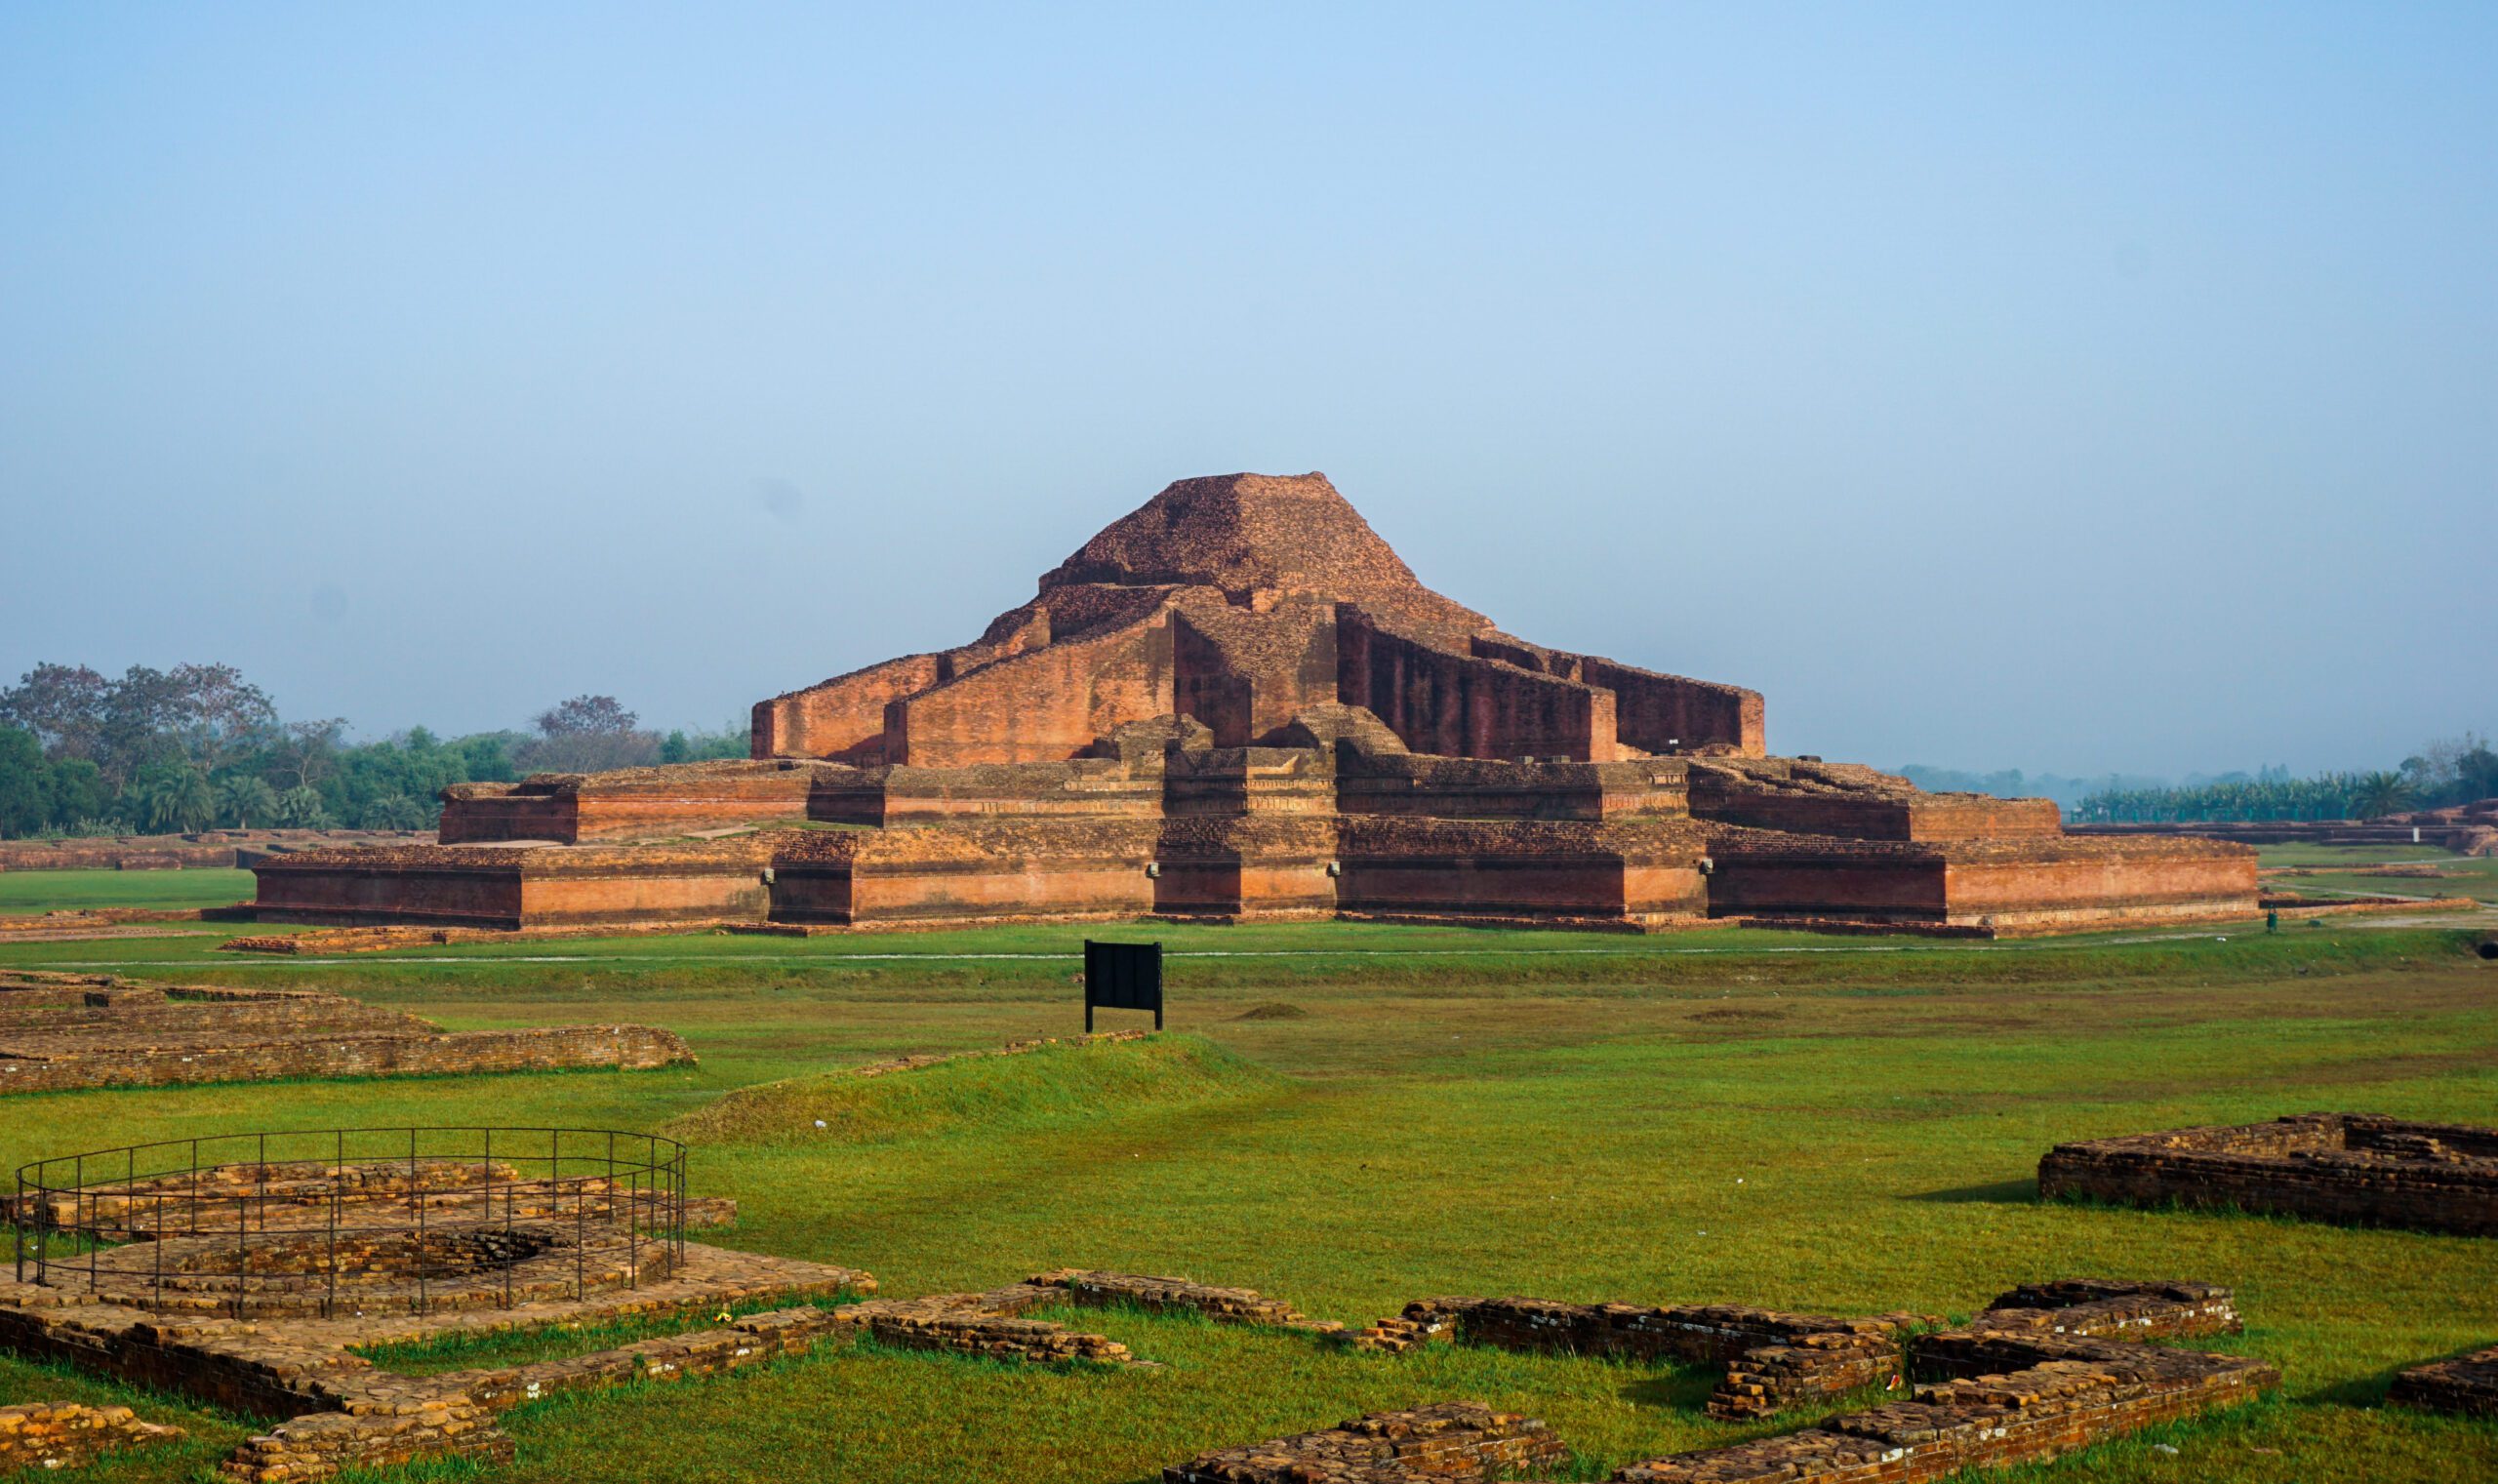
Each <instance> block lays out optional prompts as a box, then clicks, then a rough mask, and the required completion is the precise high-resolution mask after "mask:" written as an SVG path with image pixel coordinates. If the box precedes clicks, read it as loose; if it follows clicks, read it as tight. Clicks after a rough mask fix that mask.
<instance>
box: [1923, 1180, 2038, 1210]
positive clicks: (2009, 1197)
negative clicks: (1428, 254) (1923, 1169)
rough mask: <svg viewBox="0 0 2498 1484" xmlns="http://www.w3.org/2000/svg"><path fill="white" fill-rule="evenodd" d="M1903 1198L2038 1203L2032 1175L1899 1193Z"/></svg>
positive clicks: (1950, 1203) (1959, 1202)
mask: <svg viewBox="0 0 2498 1484" xmlns="http://www.w3.org/2000/svg"><path fill="white" fill-rule="evenodd" d="M1903 1199H1907V1200H1913V1201H1925V1202H1928V1203H1931V1204H1934V1205H1944V1206H1958V1205H1972V1204H1974V1205H1987V1206H2035V1205H2036V1204H2037V1203H2038V1182H2037V1180H2036V1179H2035V1178H2033V1179H2030V1180H1999V1181H1996V1182H1994V1183H1993V1184H1986V1185H1954V1186H1953V1187H1952V1188H1951V1189H1949V1190H1920V1191H1918V1192H1917V1193H1916V1194H1914V1195H1911V1196H1906V1197H1903Z"/></svg>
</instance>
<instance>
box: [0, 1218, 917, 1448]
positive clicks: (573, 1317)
mask: <svg viewBox="0 0 2498 1484" xmlns="http://www.w3.org/2000/svg"><path fill="white" fill-rule="evenodd" d="M683 1250H684V1258H683V1260H682V1262H681V1263H677V1264H676V1265H675V1266H674V1268H673V1270H671V1271H670V1272H668V1273H667V1274H666V1275H665V1277H663V1278H659V1279H657V1280H656V1281H647V1282H643V1283H641V1284H640V1285H639V1286H638V1287H635V1288H631V1289H624V1288H609V1289H593V1290H592V1291H591V1292H590V1293H589V1294H588V1295H587V1296H586V1297H585V1298H582V1299H577V1300H573V1299H538V1300H524V1301H522V1302H519V1303H517V1304H514V1305H513V1306H512V1307H510V1308H485V1309H459V1310H452V1311H443V1310H435V1311H433V1312H430V1313H428V1314H425V1315H422V1316H419V1315H411V1314H407V1313H395V1314H380V1313H377V1314H358V1315H353V1316H350V1317H340V1318H334V1319H320V1318H294V1319H266V1318H254V1319H234V1318H227V1317H214V1316H207V1315H193V1314H184V1313H181V1312H174V1313H166V1312H160V1311H157V1310H155V1309H151V1308H145V1307H140V1306H135V1305H132V1304H112V1303H106V1302H101V1301H100V1299H99V1297H98V1296H97V1295H94V1294H90V1293H86V1292H81V1291H77V1290H64V1289H60V1288H56V1287H51V1286H47V1285H43V1284H36V1283H25V1282H19V1281H16V1280H14V1279H10V1278H6V1277H0V1348H6V1349H10V1350H14V1351H16V1352H18V1353H19V1354H21V1355H28V1356H32V1357H35V1358H39V1359H45V1360H59V1361H67V1362H70V1363H73V1364H76V1365H78V1366H80V1367H82V1368H84V1369H87V1370H91V1371H95V1372H98V1373H100V1374H102V1375H105V1376H109V1377H112V1378H114V1379H116V1380H119V1381H123V1382H128V1383H132V1384H139V1385H144V1386H151V1387H156V1388H159V1389H163V1390H167V1391H175V1392H180V1393H181V1394H184V1395H187V1396H191V1397H195V1398H197V1399H199V1400H201V1401H205V1402H208V1403H210V1404H211V1405H215V1406H220V1407H225V1408H229V1409H232V1410H235V1411H240V1412H245V1413H250V1414H253V1415H256V1416H260V1417H264V1418H269V1419H272V1420H275V1421H276V1422H277V1425H275V1426H272V1427H271V1428H270V1429H269V1430H268V1431H266V1432H264V1433H262V1434H260V1435H258V1436H255V1437H253V1438H252V1439H250V1440H249V1441H247V1442H246V1443H244V1444H243V1445H242V1446H241V1447H240V1448H238V1449H237V1450H236V1451H235V1453H234V1454H233V1455H232V1456H231V1457H229V1458H228V1459H227V1460H226V1461H225V1463H224V1464H222V1465H221V1472H222V1475H223V1476H225V1477H227V1478H231V1479H236V1480H246V1481H252V1484H272V1481H278V1480H285V1481H295V1480H309V1479H324V1478H328V1477H330V1476H331V1475H333V1474H335V1473H337V1472H338V1471H339V1470H340V1469H341V1468H343V1467H349V1466H355V1467H378V1466H382V1465H385V1464H404V1463H411V1462H414V1461H417V1460H419V1459H447V1458H472V1459H478V1460H482V1461H487V1462H494V1461H499V1460H504V1459H508V1458H509V1457H510V1456H511V1441H510V1439H509V1438H508V1437H506V1436H505V1435H504V1433H503V1432H502V1431H500V1430H499V1429H498V1428H497V1427H496V1426H495V1425H494V1418H495V1415H496V1414H497V1413H500V1412H503V1411H504V1410H507V1409H508V1408H510V1407H512V1406H514V1405H517V1404H518V1403H520V1402H522V1401H527V1400H534V1399H536V1398H538V1397H541V1396H545V1395H549V1394H552V1393H554V1392H557V1391H564V1390H579V1389H584V1388H590V1387H598V1386H608V1385H615V1384H622V1383H625V1382H628V1381H637V1380H640V1381H675V1380H680V1379H684V1378H687V1377H693V1376H703V1375H709V1374H712V1373H714V1372H718V1371H724V1370H732V1369H735V1368H738V1367H741V1366H745V1365H751V1364H755V1363H757V1362H760V1361H765V1360H770V1359H773V1358H776V1357H778V1356H781V1355H786V1354H794V1353H802V1352H804V1351H805V1350H807V1349H809V1348H811V1347H812V1346H813V1345H814V1344H815V1343H816V1342H817V1341H818V1340H819V1339H822V1338H824V1337H826V1336H845V1337H846V1335H847V1334H848V1333H849V1332H850V1327H849V1326H848V1325H846V1324H845V1323H844V1321H842V1320H841V1319H840V1318H839V1317H838V1316H837V1315H836V1314H835V1313H834V1312H833V1311H830V1310H827V1309H825V1308H822V1307H819V1306H817V1305H815V1304H801V1305H799V1306H796V1307H790V1308H784V1309H779V1310H774V1311H770V1312H766V1313H760V1314H754V1315H750V1316H748V1317H745V1318H742V1319H735V1320H731V1321H728V1322H726V1323H724V1324H723V1325H721V1326H720V1327H719V1328H716V1329H709V1330H704V1331H700V1332H697V1333H693V1334H686V1335H675V1336H668V1337H665V1338H661V1339H654V1340H646V1341H640V1342H637V1343H635V1344H627V1345H624V1346H620V1347H618V1348H615V1349H611V1350H603V1351H599V1352H597V1353H595V1354H591V1355H584V1356H577V1357H572V1358H569V1359H562V1360H550V1361H542V1362H537V1363H534V1364H531V1365H524V1366H501V1367H490V1368H485V1369H480V1370H471V1371H455V1372H449V1373H445V1374H442V1375H436V1376H422V1377H420V1376H408V1375H403V1374H400V1373H397V1372H393V1371H389V1370H386V1369H383V1368H382V1367H380V1366H377V1365H375V1364H374V1363H373V1362H371V1361H369V1360H367V1359H365V1358H364V1357H363V1356H362V1355H360V1354H358V1353H357V1351H358V1350H359V1349H361V1348H366V1347H370V1346H374V1345H381V1344H416V1343H420V1342H423V1341H426V1340H431V1339H437V1338H442V1337H446V1336H451V1335H459V1334H476V1333H481V1332H493V1331H501V1330H518V1329H534V1328H545V1327H554V1326H564V1325H583V1324H596V1323H601V1322H605V1321H610V1320H615V1319H621V1318H628V1317H666V1316H672V1315H680V1314H683V1315H692V1314H708V1313H712V1312H714V1311H719V1310H724V1309H726V1308H727V1307H729V1306H731V1305H735V1304H747V1303H751V1302H753V1301H756V1300H769V1299H773V1298H780V1297H786V1298H788V1299H790V1300H793V1301H794V1300H799V1299H806V1298H828V1297H831V1296H833V1295H836V1294H842V1293H856V1292H873V1291H874V1288H875V1279H874V1278H873V1277H872V1276H871V1275H869V1274H867V1273H865V1272H860V1271H857V1270H855V1269H852V1268H845V1267H836V1266H831V1265H827V1264H824V1263H801V1262H796V1261H793V1260H789V1259H785V1258H772V1257H764V1256H760V1255H757V1254H752V1253H740V1252H729V1251H725V1250H723V1249H720V1248H714V1247H706V1246H704V1245H702V1244H699V1243H687V1244H685V1247H684V1249H683Z"/></svg>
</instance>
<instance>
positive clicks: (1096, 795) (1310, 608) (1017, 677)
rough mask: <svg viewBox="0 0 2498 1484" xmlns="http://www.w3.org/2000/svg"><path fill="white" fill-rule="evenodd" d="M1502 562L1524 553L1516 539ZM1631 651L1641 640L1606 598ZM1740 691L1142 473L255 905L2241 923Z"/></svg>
mask: <svg viewBox="0 0 2498 1484" xmlns="http://www.w3.org/2000/svg"><path fill="white" fill-rule="evenodd" d="M1521 539H1523V540H1531V539H1532V532H1526V533H1521ZM1623 621H1624V624H1625V627H1626V629H1629V630H1631V632H1629V633H1627V634H1626V636H1625V637H1626V640H1627V641H1628V642H1629V643H1630V644H1632V645H1637V646H1640V647H1643V648H1647V647H1653V645H1654V643H1655V640H1654V639H1653V638H1652V637H1651V636H1650V635H1648V634H1645V633H1641V632H1639V631H1638V630H1640V629H1641V628H1644V627H1645V626H1647V625H1648V624H1650V623H1652V622H1654V616H1653V614H1651V613H1643V612H1641V611H1640V609H1639V607H1638V606H1635V605H1632V604H1626V605H1625V608H1624V612H1623ZM1767 735H1768V734H1767V729H1766V722H1765V714H1764V707H1763V704H1762V699H1761V696H1760V694H1759V693H1758V692H1756V691H1750V690H1745V689H1743V688H1741V687H1739V686H1732V685H1724V684H1718V683H1715V682H1711V681H1703V680H1691V679H1686V678H1683V677H1681V676H1678V675H1668V674H1660V673H1658V672H1656V671H1653V670H1647V669H1641V668H1639V667H1637V666H1635V665H1632V664H1627V663H1624V662H1620V661H1615V660H1608V659H1603V658H1601V657H1598V656H1595V655H1584V654H1573V653H1568V652H1565V651H1561V650H1554V649H1548V648H1545V647H1544V646H1542V645H1538V644H1534V643H1530V642H1528V641H1527V640H1524V639H1521V638H1518V637H1516V636H1514V635H1511V634H1509V633H1507V632H1505V631H1503V630H1502V629H1501V628H1499V627H1498V626H1497V625H1496V624H1494V623H1493V622H1492V621H1491V620H1490V619H1488V618H1486V617H1485V616H1484V615H1482V614H1479V613H1477V612H1475V611H1474V610H1472V609H1471V608H1468V607H1465V606H1464V605H1462V604H1460V603H1457V602H1455V601H1453V600H1451V599H1449V598H1446V597H1443V596H1441V595H1440V594H1438V593H1436V592H1433V591H1432V590H1430V588H1428V587H1425V586H1424V585H1423V584H1422V583H1421V582H1419V581H1417V580H1416V578H1415V576H1414V574H1413V572H1412V571H1411V570H1410V569H1409V568H1407V566H1406V565H1405V563H1404V562H1403V561H1402V560H1401V559H1399V558H1398V556H1397V555H1396V553H1395V552H1394V551H1392V550H1390V548H1389V545H1388V543H1387V542H1386V541H1383V540H1381V539H1380V537H1379V536H1378V534H1377V533H1375V532H1373V531H1372V530H1371V528H1370V526H1369V524H1368V523H1367V522H1365V521H1364V520H1363V519H1362V517H1361V516H1360V515H1359V514H1358V513H1356V512H1355V511H1354V509H1353V507H1352V506H1351V504H1350V503H1349V502H1347V501H1346V500H1345V498H1344V497H1343V496H1342V495H1339V494H1338V493H1337V492H1336V489H1335V487H1334V486H1333V485H1331V484H1330V483H1329V482H1328V481H1327V479H1326V478H1325V477H1324V476H1322V475H1318V474H1306V475H1301V476H1298V477H1276V476H1269V475H1259V474H1233V475H1225V476H1221V477H1216V478H1206V479H1189V480H1183V481H1181V482H1180V483H1177V484H1174V485H1172V486H1171V487H1170V488H1168V489H1166V490H1164V491H1163V492H1162V493H1161V494H1159V495H1157V496H1155V497H1154V498H1153V499H1152V500H1150V501H1147V502H1146V503H1145V504H1144V505H1143V506H1142V507H1140V508H1138V509H1137V510H1135V511H1134V512H1132V513H1130V514H1128V515H1126V516H1124V517H1122V518H1120V519H1119V520H1117V521H1115V522H1113V523H1111V524H1110V525H1109V526H1108V527H1107V528H1105V529H1104V530H1103V531H1102V532H1101V533H1100V534H1098V535H1096V536H1095V537H1093V538H1092V540H1090V541H1086V542H1085V543H1084V544H1083V545H1082V546H1081V547H1080V548H1078V549H1077V550H1076V551H1075V553H1074V554H1073V555H1071V556H1069V557H1068V559H1067V560H1066V561H1065V562H1062V563H1061V564H1060V565H1059V566H1058V567H1057V568H1056V569H1054V570H1052V571H1051V572H1049V573H1048V574H1046V575H1045V576H1043V577H1042V578H1041V580H1040V588H1039V591H1038V592H1037V593H1036V594H1035V595H1034V596H1033V597H1032V598H1031V599H1030V600H1029V601H1028V602H1026V603H1023V604H1021V605H1020V606H1018V607H1015V608H1012V609H1009V610H1008V611H1007V612H1005V613H1003V614H1001V615H999V616H998V617H997V618H996V619H995V620H993V621H991V622H990V623H989V624H988V626H987V629H986V630H985V631H983V632H982V634H981V636H980V637H979V639H977V640H976V641H974V642H973V643H970V644H966V645H962V646H960V647H958V648H954V649H947V650H939V651H935V652H931V653H927V654H918V655H907V656H905V657H903V658H901V659H898V660H889V661H886V662H883V663H881V664H874V665H869V666H868V667H866V668H865V669H861V670H856V671H853V672H851V673H849V674H846V675H841V676H837V677H835V678H833V679H830V680H826V681H825V682H823V683H822V684H819V685H813V686H808V687H806V688H804V689H802V690H796V691H791V692H789V693H788V694H786V695H783V696H777V697H774V698H773V699H771V700H769V701H765V702H759V703H758V704H757V705H756V706H755V707H754V731H753V751H752V756H751V759H750V760H748V761H744V762H718V763H694V764H685V765H679V766H674V767H660V768H642V769H631V770H626V771H623V772H616V773H596V774H547V775H540V776H537V777H533V778H529V779H526V780H523V781H522V782H517V783H463V784H458V785H455V786H453V787H452V788H450V789H449V790H447V791H446V808H445V811H444V814H443V818H442V825H441V831H440V841H441V843H439V844H437V845H420V846H399V847H383V848H376V849H363V850H356V851H317V850H316V851H306V852H301V853H297V854H292V855H288V856H284V857H279V858H275V859H271V860H268V861H266V862H262V864H260V865H259V866H258V875H259V894H258V900H257V902H256V904H255V905H256V909H257V912H258V915H259V916H261V917H262V918H263V919H265V920H270V921H281V922H313V923H332V924H339V925H402V926H414V927H421V928H436V929H449V928H487V929H518V928H573V927H579V926H585V925H597V924H665V923H686V924H694V923H705V922H713V923H718V922H726V923H744V924H750V925H778V926H780V927H782V928H783V929H785V930H786V931H792V932H797V931H810V930H813V929H816V928H824V929H836V930H837V929H854V928H894V927H923V926H940V925H953V924H964V923H974V922H998V921H1081V920H1093V919H1123V918H1137V917H1148V916H1159V917H1170V918H1187V919H1197V920H1216V921H1222V920H1236V919H1288V918H1346V919H1359V920H1384V921H1422V922H1456V923H1484V924H1521V925H1540V926H1560V927H1588V928H1609V929H1627V930H1655V929H1667V928H1673V927H1677V926H1687V925H1695V924H1699V923H1703V922H1707V921H1710V920H1712V919H1715V920H1728V919H1732V920H1739V921H1757V922H1771V923H1779V924H1786V925H1792V926H1832V927H1860V926H1880V927H1886V928H1892V929H1901V928H1906V929H1913V930H1925V931H1932V932H1945V933H1966V934H1990V933H2004V934H2012V933H2038V932H2059V931H2069V930H2075V929H2088V928H2100V927H2106V926H2110V925H2115V924H2128V923H2145V922H2171V921H2178V920H2186V919H2202V918H2214V917H2224V916H2233V915H2244V914H2248V913H2251V912H2253V911H2254V910H2255V906H2256V884H2255V854H2254V852H2253V851H2252V850H2250V849H2249V848H2247V847H2245V846H2242V845H2233V844H2224V843H2220V842H2215V841H2210V840H2201V839H2192V838H2169V837H2160V838H2075V837H2071V836H2068V835H2066V834H2065V833H2064V830H2063V827H2062V825H2061V823H2060V822H2059V819H2058V816H2057V812H2056V808H2055V806H2054V805H2053V804H2052V803H2050V802H2048V801H2047V800H2044V799H1998V798H1993V797H1988V796H1984V795H1979V794H1966V793H1927V792H1923V791H1920V790H1919V789H1917V788H1915V787H1914V786H1912V785H1911V784H1910V783H1908V782H1906V781H1905V780H1903V779H1900V778H1896V777H1893V776H1891V775H1888V774H1884V773H1880V772H1877V771H1875V770H1873V769H1872V768H1867V767H1861V766H1856V765H1850V764H1838V763H1825V762H1823V761H1821V760H1820V759H1818V758H1813V757H1779V756H1775V755H1772V754H1771V753H1770V751H1769V749H1768V743H1767Z"/></svg>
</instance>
